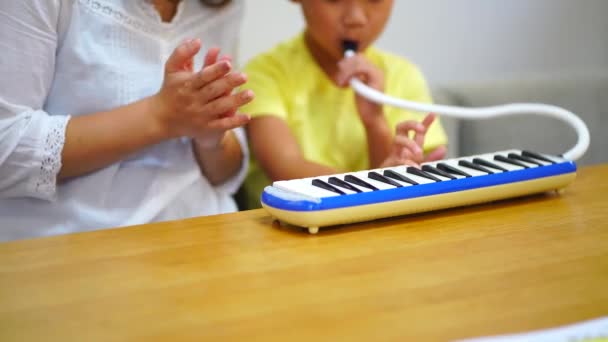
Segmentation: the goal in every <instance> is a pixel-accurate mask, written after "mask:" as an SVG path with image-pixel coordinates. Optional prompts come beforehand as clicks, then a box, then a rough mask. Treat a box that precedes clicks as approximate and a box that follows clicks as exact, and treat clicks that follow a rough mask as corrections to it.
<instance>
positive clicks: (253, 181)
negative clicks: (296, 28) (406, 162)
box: [241, 34, 447, 209]
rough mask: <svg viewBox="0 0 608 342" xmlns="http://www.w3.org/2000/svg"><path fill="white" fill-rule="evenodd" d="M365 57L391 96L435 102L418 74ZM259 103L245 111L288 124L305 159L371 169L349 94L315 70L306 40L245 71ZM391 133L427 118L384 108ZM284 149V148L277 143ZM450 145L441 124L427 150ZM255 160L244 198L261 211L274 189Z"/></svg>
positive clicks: (374, 52) (398, 62) (393, 61)
mask: <svg viewBox="0 0 608 342" xmlns="http://www.w3.org/2000/svg"><path fill="white" fill-rule="evenodd" d="M365 55H366V57H367V58H368V59H369V60H370V61H371V62H372V63H373V64H374V65H376V66H378V67H379V68H380V69H382V71H383V72H384V77H385V92H386V93H387V94H390V95H393V96H396V97H399V98H404V99H408V100H412V101H417V102H425V103H429V102H431V97H430V92H429V89H428V87H427V84H426V81H425V79H424V77H423V76H422V74H421V73H420V71H419V70H418V68H417V67H416V66H415V65H413V64H411V63H409V62H407V61H405V60H404V59H402V58H400V57H397V56H394V55H391V54H388V53H385V52H382V51H379V50H378V49H375V48H373V47H372V48H369V49H367V51H366V52H365ZM244 71H245V73H246V74H247V77H248V81H247V84H246V85H245V87H244V88H245V89H252V90H253V91H254V92H255V94H256V98H255V100H254V101H252V102H251V103H250V104H248V105H246V106H245V107H243V108H242V109H241V112H243V113H247V114H249V115H251V117H252V118H254V117H256V116H263V115H274V116H277V117H279V118H281V119H283V120H285V122H286V123H287V125H288V126H289V128H290V129H291V131H292V133H293V135H294V136H295V137H296V139H297V141H298V143H299V145H300V148H301V149H302V153H303V155H304V157H305V158H306V159H308V160H310V161H313V162H317V163H320V164H324V165H328V166H330V167H333V168H335V169H336V170H338V172H348V171H358V170H366V169H369V168H370V166H369V160H368V153H367V151H368V148H367V138H366V135H365V129H364V127H363V124H362V123H361V121H360V119H359V116H358V113H357V109H356V106H355V101H354V93H353V90H352V89H350V88H339V87H337V86H336V85H334V83H332V81H331V80H330V79H329V78H328V77H327V76H326V74H325V73H324V72H323V71H322V70H321V68H320V67H319V66H318V65H317V64H316V62H315V61H314V59H313V57H312V56H311V55H310V52H309V50H308V48H307V46H306V43H305V42H304V35H303V34H300V35H298V36H297V37H295V38H293V39H291V40H289V41H287V42H284V43H282V44H279V45H277V46H276V47H274V48H273V49H271V50H270V51H268V52H266V53H263V54H261V55H258V56H257V57H255V58H254V59H252V60H251V61H250V62H249V63H248V64H247V65H246V66H245V69H244ZM384 113H385V115H386V117H387V120H388V122H389V124H390V125H391V127H395V126H396V124H397V123H399V122H401V121H404V120H418V121H421V120H422V119H423V118H424V116H425V115H426V114H425V113H423V114H421V113H414V112H408V111H404V110H402V109H398V108H393V107H388V106H385V108H384ZM277 143H280V142H277ZM446 143H447V137H446V134H445V132H444V130H443V128H442V127H441V124H440V122H439V121H438V120H436V121H435V122H434V123H433V125H432V126H431V128H430V129H429V132H428V133H427V135H426V141H425V145H424V148H425V150H431V149H433V148H435V147H437V146H440V145H444V144H446ZM270 183H271V182H270V181H269V179H268V178H267V177H266V175H265V174H264V172H263V171H262V169H261V168H260V167H259V165H258V164H257V162H256V161H255V159H254V158H253V156H252V159H251V163H250V169H249V173H248V176H247V178H246V180H245V184H244V189H243V190H244V194H245V197H246V201H247V206H248V208H249V209H252V208H257V207H260V195H261V193H262V191H263V189H264V187H265V186H267V185H270Z"/></svg>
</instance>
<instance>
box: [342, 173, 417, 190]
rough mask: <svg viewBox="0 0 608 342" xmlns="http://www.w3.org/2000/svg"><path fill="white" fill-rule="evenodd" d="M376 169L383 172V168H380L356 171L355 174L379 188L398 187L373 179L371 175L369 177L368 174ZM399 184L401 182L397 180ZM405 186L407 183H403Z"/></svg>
mask: <svg viewBox="0 0 608 342" xmlns="http://www.w3.org/2000/svg"><path fill="white" fill-rule="evenodd" d="M372 171H375V172H377V173H379V174H382V170H379V169H375V170H367V171H359V172H355V173H353V176H355V177H357V178H359V179H362V180H364V181H366V182H368V183H369V184H371V185H373V186H375V187H376V188H378V190H388V189H395V188H396V187H395V186H393V185H390V184H386V183H384V182H380V181H377V180H374V179H371V178H369V177H367V175H368V174H369V173H370V172H372ZM397 183H399V184H401V183H400V182H397ZM402 185H403V186H405V184H402Z"/></svg>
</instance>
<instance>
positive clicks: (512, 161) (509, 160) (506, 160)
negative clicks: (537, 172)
mask: <svg viewBox="0 0 608 342" xmlns="http://www.w3.org/2000/svg"><path fill="white" fill-rule="evenodd" d="M494 160H498V161H501V162H503V163H507V164H511V165H516V166H521V167H523V168H524V169H528V168H529V166H528V165H526V164H524V163H520V162H518V161H517V160H515V159H512V158H507V157H505V156H502V155H500V154H498V155H495V156H494Z"/></svg>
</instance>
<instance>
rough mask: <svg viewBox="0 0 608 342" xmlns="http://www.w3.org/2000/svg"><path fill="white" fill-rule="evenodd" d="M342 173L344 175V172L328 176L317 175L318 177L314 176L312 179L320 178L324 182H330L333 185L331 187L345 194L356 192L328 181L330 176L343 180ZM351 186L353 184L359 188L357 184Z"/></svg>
mask: <svg viewBox="0 0 608 342" xmlns="http://www.w3.org/2000/svg"><path fill="white" fill-rule="evenodd" d="M344 175H345V174H337V175H329V176H319V177H315V178H313V179H319V180H322V181H324V182H325V183H327V184H330V185H331V186H333V187H335V188H338V189H340V191H342V192H344V193H345V194H346V195H352V194H356V193H357V192H356V191H352V190H349V189H347V188H343V187H341V186H339V185H335V184H331V183H330V182H329V178H331V177H336V178H338V179H341V180H344ZM349 184H350V183H349ZM351 185H353V184H351ZM353 186H354V187H355V188H357V189H359V188H360V187H359V186H357V185H353ZM360 190H361V191H363V189H360Z"/></svg>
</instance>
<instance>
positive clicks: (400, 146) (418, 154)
mask: <svg viewBox="0 0 608 342" xmlns="http://www.w3.org/2000/svg"><path fill="white" fill-rule="evenodd" d="M433 121H435V114H433V113H430V114H428V115H427V116H426V117H425V118H424V120H422V123H419V122H417V121H413V120H410V121H404V122H401V123H399V124H398V125H397V133H396V135H395V139H394V140H393V146H392V149H391V153H390V155H389V156H388V157H387V158H386V160H385V161H384V162H383V163H382V167H389V166H397V165H404V164H405V165H412V166H418V165H419V164H421V163H423V162H428V161H434V160H440V159H443V158H444V157H445V155H446V152H447V150H446V148H445V146H439V147H437V148H436V149H435V150H433V151H431V152H430V153H428V154H427V155H424V150H423V146H424V139H425V137H426V133H427V132H428V129H429V127H430V126H431V124H432V123H433ZM411 132H414V134H413V139H412V138H410V133H411Z"/></svg>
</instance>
